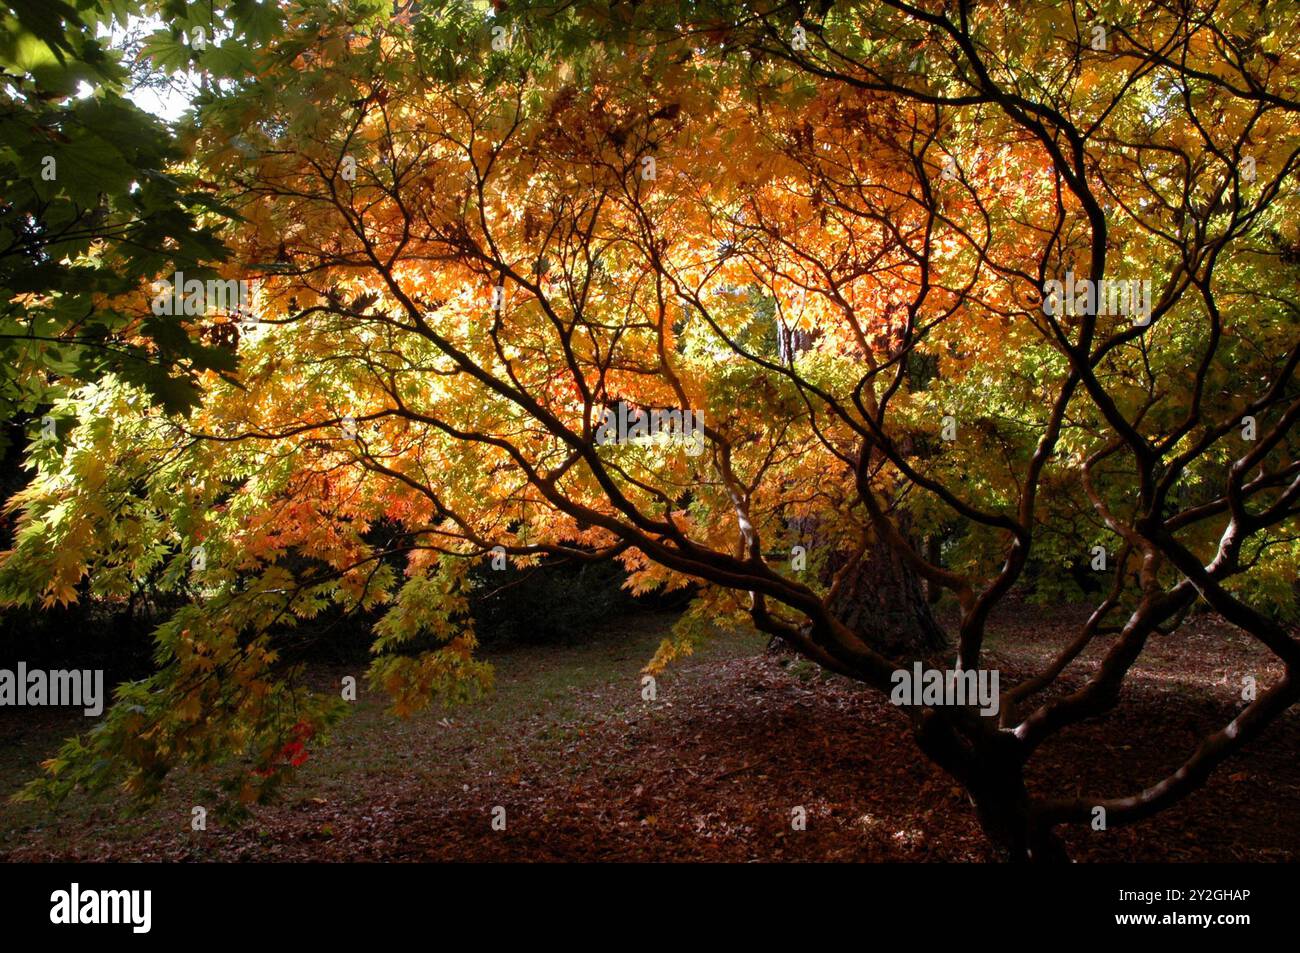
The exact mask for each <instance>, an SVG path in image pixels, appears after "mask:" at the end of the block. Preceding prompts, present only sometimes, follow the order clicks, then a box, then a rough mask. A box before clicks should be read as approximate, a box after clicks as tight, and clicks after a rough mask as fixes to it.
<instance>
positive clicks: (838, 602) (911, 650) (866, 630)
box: [829, 542, 948, 659]
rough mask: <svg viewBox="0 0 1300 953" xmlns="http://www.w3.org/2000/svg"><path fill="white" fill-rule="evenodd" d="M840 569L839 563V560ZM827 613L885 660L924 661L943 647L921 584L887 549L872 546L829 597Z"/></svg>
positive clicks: (942, 637) (944, 641)
mask: <svg viewBox="0 0 1300 953" xmlns="http://www.w3.org/2000/svg"><path fill="white" fill-rule="evenodd" d="M840 562H841V565H843V563H844V560H841V561H840ZM829 608H830V610H831V612H832V613H833V614H834V615H835V617H836V618H837V619H839V620H840V621H841V622H843V623H844V624H845V625H846V626H848V627H849V628H850V629H851V630H853V632H855V633H856V634H857V635H858V636H859V637H860V638H861V639H862V640H863V641H864V642H866V643H867V644H868V645H870V646H871V647H872V648H874V649H875V650H876V651H878V652H880V653H881V654H883V655H886V656H888V657H890V658H897V659H918V658H926V657H929V656H931V655H934V654H935V653H937V652H940V651H943V650H944V649H946V648H947V647H948V639H947V636H945V635H944V632H943V629H942V628H940V626H939V624H938V623H937V622H936V621H935V619H934V615H933V614H932V613H931V611H930V603H929V601H928V600H927V599H926V593H925V590H924V588H923V587H922V585H921V580H920V579H919V578H918V577H917V575H916V573H915V572H914V571H913V570H912V568H911V567H910V566H908V565H907V564H906V563H904V562H903V560H902V559H901V558H899V556H898V554H897V553H896V552H895V551H894V550H893V548H892V547H890V546H889V545H887V544H885V543H881V542H873V543H872V544H870V545H869V546H868V547H867V551H866V552H865V553H864V554H863V556H862V558H861V559H860V560H859V561H858V563H857V565H856V566H854V567H853V568H852V569H850V570H849V574H848V576H847V577H846V578H845V579H844V580H843V582H842V583H841V584H840V588H839V589H838V590H837V591H836V593H835V595H834V597H833V598H832V599H831V602H830V606H829Z"/></svg>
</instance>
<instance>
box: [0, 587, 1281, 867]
mask: <svg viewBox="0 0 1300 953" xmlns="http://www.w3.org/2000/svg"><path fill="white" fill-rule="evenodd" d="M1080 620H1081V616H1080V614H1079V613H1077V612H1072V611H1070V610H1061V611H1056V612H1053V613H1051V614H1050V615H1045V614H1044V612H1043V611H1042V610H1040V609H1036V608H1032V607H1029V606H1018V607H1012V608H1010V609H1008V610H1006V611H1005V612H1003V613H1002V615H1001V616H1000V617H998V618H997V619H996V620H995V624H994V627H993V633H994V634H993V637H992V638H991V640H990V643H989V648H990V651H991V655H992V658H991V660H990V661H989V662H988V663H987V666H988V667H998V668H1000V669H1001V670H1002V672H1003V676H1002V677H1003V679H1004V680H1005V679H1007V678H1008V677H1010V675H1011V674H1012V673H1015V672H1023V671H1026V670H1028V669H1029V668H1031V667H1037V666H1039V665H1041V664H1042V663H1043V661H1044V660H1045V659H1046V658H1047V656H1048V655H1049V653H1050V652H1051V651H1052V650H1053V649H1055V648H1059V646H1061V645H1063V644H1064V643H1065V642H1066V641H1067V640H1068V639H1069V637H1070V635H1071V633H1072V632H1073V631H1075V627H1076V626H1077V625H1078V623H1079V622H1080ZM671 621H672V620H671V617H669V616H666V615H664V614H646V615H638V616H633V617H629V618H627V619H622V620H617V621H615V622H612V623H611V624H610V625H609V626H608V627H607V630H606V631H602V632H599V633H593V638H592V640H591V641H590V642H589V643H587V644H583V645H577V646H567V647H560V648H540V647H530V648H518V649H514V650H510V651H505V652H500V653H497V654H495V655H493V656H491V660H492V661H493V662H494V664H495V666H496V670H497V691H496V693H495V694H494V695H493V696H492V697H491V698H489V699H487V700H485V701H483V702H481V703H478V704H476V705H473V706H470V707H466V708H460V709H453V710H449V711H447V710H441V709H439V710H434V711H431V712H428V713H425V714H423V715H420V716H417V717H415V718H411V719H407V720H397V719H394V718H392V717H391V716H389V715H387V714H386V713H385V712H384V705H383V701H382V699H379V698H376V697H373V696H371V697H363V698H362V699H361V700H359V702H358V704H357V710H356V712H355V715H354V716H353V717H352V718H350V719H349V720H348V721H347V722H346V723H345V724H344V725H343V726H341V727H340V728H339V729H338V730H337V731H336V732H335V734H334V737H333V739H332V743H331V744H330V745H329V746H328V747H324V748H321V749H319V750H314V751H313V754H312V759H311V760H310V761H309V762H308V764H307V765H306V766H305V767H304V768H303V770H302V771H301V773H300V776H299V777H298V779H297V781H296V782H295V784H294V785H292V786H291V787H289V788H288V789H287V790H286V793H285V797H284V798H283V800H282V802H281V803H279V804H276V805H273V806H270V807H264V808H258V809H257V814H256V817H255V818H254V820H253V821H252V822H251V823H248V824H246V825H244V826H242V827H239V828H233V829H232V828H222V827H221V826H220V825H218V824H215V823H212V822H210V823H209V826H208V830H207V831H206V832H192V831H191V830H190V829H189V828H190V823H189V820H190V808H191V806H192V805H193V804H194V803H195V802H194V800H193V797H192V795H191V794H189V793H188V792H189V791H192V790H193V789H194V784H193V781H192V779H191V780H190V781H188V782H187V780H186V779H185V778H179V779H178V780H177V781H176V783H175V784H174V785H173V786H172V789H171V790H170V791H169V793H168V797H167V798H166V799H165V801H164V802H163V803H161V804H159V805H158V806H157V807H156V808H155V809H153V810H151V811H150V812H149V813H147V814H145V815H144V816H142V817H137V818H132V819H129V820H127V819H123V818H122V817H121V815H120V812H119V811H118V809H117V807H118V806H117V805H115V804H113V803H112V802H99V803H94V804H91V803H71V804H67V805H64V806H61V807H59V808H57V809H54V810H51V809H50V808H48V807H43V806H39V805H29V804H10V803H2V804H0V859H4V860H10V861H20V860H21V861H28V860H55V859H59V860H338V861H354V860H384V861H431V860H487V861H493V860H545V861H554V860H618V861H638V860H653V861H671V860H715V861H749V860H760V861H777V860H803V861H824V860H829V861H834V860H838V861H930V860H938V861H952V860H958V861H982V860H989V859H992V855H991V853H990V850H989V847H988V845H987V844H986V843H985V841H984V839H983V837H982V835H981V834H980V831H979V829H978V827H977V825H976V821H975V815H974V811H973V809H972V807H971V806H970V804H969V802H968V801H967V799H966V798H965V796H964V795H963V794H962V792H961V791H960V790H959V789H958V788H957V787H955V786H954V785H953V783H952V782H951V781H950V780H949V779H948V778H947V777H946V776H945V775H944V774H943V773H942V772H940V771H939V770H938V769H936V768H934V767H932V766H931V765H930V764H929V762H928V761H927V760H926V759H925V758H924V757H922V756H920V755H919V754H918V752H917V751H916V749H915V748H914V746H913V744H912V742H911V740H910V738H909V737H908V734H907V730H906V727H907V722H906V719H905V718H904V717H903V715H902V714H901V713H900V712H899V711H898V710H897V709H895V708H893V707H892V706H891V705H889V704H888V702H887V700H886V699H884V698H882V697H880V696H879V695H877V694H875V693H873V692H870V691H866V690H864V689H862V688H860V687H858V686H856V685H854V684H852V683H850V682H848V681H847V680H844V679H841V678H839V677H835V676H826V675H824V674H823V673H822V672H820V670H818V669H816V668H815V667H813V666H811V665H810V664H808V663H806V662H802V661H799V660H795V659H792V658H789V657H785V656H781V655H776V654H772V653H769V652H766V651H765V648H764V641H763V640H762V639H761V638H759V637H757V636H755V635H752V634H743V633H725V634H721V635H719V636H718V638H717V639H716V640H715V641H714V642H712V643H710V644H709V645H707V646H705V647H703V648H702V649H701V650H700V651H699V652H698V653H697V654H696V655H695V656H693V657H691V658H687V659H684V660H682V661H680V662H678V663H675V665H674V667H673V668H672V669H671V670H670V672H669V673H668V674H666V675H664V676H663V677H662V678H661V679H660V680H659V682H658V685H657V693H656V699H655V700H654V701H653V702H647V701H644V700H643V699H642V685H641V682H640V674H639V670H640V668H641V666H642V665H643V664H644V663H645V661H646V660H647V659H648V658H649V656H650V655H651V654H652V652H653V649H654V647H655V645H656V644H657V643H658V641H659V639H660V638H661V637H662V636H663V634H664V633H665V631H666V630H667V628H668V626H669V625H670V624H671ZM1108 644H1109V640H1108V639H1099V640H1098V644H1097V645H1096V646H1094V647H1093V648H1092V649H1091V650H1090V651H1089V652H1088V653H1087V654H1086V655H1085V656H1084V657H1083V658H1081V659H1080V660H1079V661H1077V662H1076V663H1075V664H1074V665H1073V666H1072V667H1071V668H1070V669H1069V670H1068V672H1067V675H1068V678H1067V679H1065V681H1064V684H1063V687H1064V688H1065V689H1069V688H1073V687H1077V686H1078V685H1079V684H1081V682H1082V681H1083V679H1084V678H1086V676H1087V675H1088V673H1089V672H1090V671H1092V670H1093V669H1095V666H1096V664H1097V661H1098V659H1099V657H1100V655H1101V653H1102V652H1103V651H1104V649H1105V647H1106V646H1107V645H1108ZM1280 671H1281V669H1280V667H1279V666H1277V665H1276V664H1273V663H1271V662H1270V661H1269V657H1268V656H1267V655H1266V654H1265V653H1263V652H1261V651H1259V650H1258V649H1257V648H1256V647H1255V646H1254V645H1253V644H1252V643H1251V641H1250V640H1249V639H1248V638H1247V637H1246V636H1245V635H1244V634H1243V633H1240V632H1238V631H1236V630H1234V629H1231V628H1230V627H1227V626H1225V625H1223V624H1221V623H1216V622H1214V621H1212V620H1208V619H1203V620H1197V621H1194V622H1193V623H1191V624H1190V625H1189V626H1188V627H1186V628H1185V629H1184V630H1183V631H1181V632H1180V633H1178V634H1177V635H1174V636H1170V637H1163V638H1158V639H1157V640H1155V641H1154V642H1153V643H1152V644H1151V645H1150V646H1149V648H1148V651H1147V652H1146V653H1145V654H1144V656H1143V658H1142V660H1141V662H1140V663H1139V666H1138V667H1137V669H1136V670H1135V672H1134V674H1133V676H1132V677H1131V678H1130V679H1129V681H1128V682H1127V683H1126V687H1125V690H1124V694H1123V696H1122V702H1121V705H1120V707H1119V709H1118V710H1117V711H1116V712H1114V713H1112V715H1110V716H1108V717H1107V718H1105V719H1103V720H1100V721H1098V722H1097V723H1095V724H1087V725H1082V726H1078V727H1077V728H1075V729H1073V730H1071V731H1069V732H1068V733H1066V734H1065V735H1064V736H1062V737H1060V738H1058V739H1055V740H1053V741H1051V742H1049V743H1048V744H1047V745H1046V746H1044V748H1043V749H1042V750H1041V751H1040V752H1039V754H1038V756H1037V757H1036V759H1035V761H1034V768H1033V774H1032V781H1031V783H1032V784H1033V785H1034V786H1035V787H1036V788H1038V789H1041V790H1043V791H1044V792H1051V793H1054V794H1075V793H1080V794H1101V795H1104V796H1114V795H1118V794H1126V793H1131V792H1133V791H1135V790H1137V789H1138V788H1140V787H1142V786H1145V785H1148V784H1151V783H1154V782H1155V781H1157V780H1159V778H1160V777H1162V776H1163V774H1164V773H1165V772H1167V771H1168V770H1169V769H1171V768H1172V767H1174V766H1176V764H1177V763H1178V762H1179V761H1181V760H1182V759H1183V758H1185V757H1186V756H1187V755H1188V754H1189V753H1190V751H1191V750H1192V749H1193V748H1194V746H1195V744H1196V740H1197V739H1198V738H1199V737H1200V736H1201V735H1203V734H1204V733H1205V732H1206V731H1209V730H1213V729H1214V728H1215V727H1218V726H1221V725H1222V724H1223V723H1225V722H1226V721H1227V720H1229V719H1230V718H1231V717H1232V714H1233V713H1234V712H1235V711H1237V710H1239V709H1240V707H1241V704H1242V703H1241V702H1240V694H1241V684H1242V679H1243V677H1245V676H1247V675H1253V676H1254V677H1256V678H1257V679H1258V682H1259V684H1260V685H1261V686H1266V685H1267V684H1269V682H1270V681H1271V680H1273V679H1275V678H1276V677H1277V676H1278V675H1279V674H1280ZM344 674H359V673H357V672H353V671H351V670H345V669H322V670H319V671H317V672H315V673H314V677H315V678H316V679H317V680H318V681H319V683H320V684H321V685H330V684H338V680H339V678H340V677H341V676H342V675H344ZM359 681H361V682H362V684H364V681H363V680H360V679H359ZM1004 684H1005V682H1004ZM84 724H85V723H84V720H81V719H77V718H75V716H69V715H68V714H67V713H66V712H50V711H41V712H38V713H36V714H35V715H33V713H32V711H31V710H30V709H29V710H24V711H15V710H8V711H5V712H4V717H3V718H0V795H4V796H7V795H8V794H9V793H11V792H12V791H14V790H16V789H17V788H18V787H19V786H20V784H21V783H22V782H23V781H25V780H26V779H28V778H30V777H31V776H32V775H33V774H34V772H35V766H36V764H37V763H38V762H39V761H40V760H41V759H42V758H45V757H48V756H49V755H50V754H51V753H52V752H53V751H54V749H55V748H56V746H57V742H58V739H59V738H60V737H62V736H64V735H66V734H68V733H69V732H70V731H73V730H78V729H81V728H84ZM1297 754H1300V716H1298V715H1297V713H1296V712H1294V711H1293V712H1291V713H1289V714H1288V715H1287V716H1286V717H1285V718H1284V720H1283V721H1282V722H1281V723H1279V724H1277V725H1275V726H1273V727H1272V728H1271V729H1270V730H1269V731H1268V732H1267V733H1266V734H1265V735H1264V736H1263V737H1262V738H1261V739H1259V740H1258V741H1256V742H1255V744H1254V745H1253V746H1252V747H1251V748H1250V749H1249V750H1248V751H1247V753H1246V754H1245V756H1243V757H1241V758H1239V759H1237V760H1235V761H1232V762H1230V763H1229V764H1228V765H1226V766H1225V767H1224V768H1223V769H1221V770H1220V771H1219V772H1218V773H1217V774H1216V775H1215V776H1214V777H1213V778H1212V779H1211V781H1210V782H1209V783H1208V784H1207V785H1206V786H1205V787H1204V788H1203V789H1202V790H1200V791H1198V792H1197V793H1195V794H1194V795H1193V796H1192V797H1191V798H1190V799H1188V800H1186V801H1184V802H1183V803H1182V804H1180V805H1178V806H1177V807H1175V808H1174V809H1172V810H1169V811H1167V812H1165V813H1164V814H1162V815H1160V816H1158V817H1157V818H1155V819H1153V820H1151V821H1147V822H1145V823H1142V824H1139V825H1137V826H1135V827H1129V828H1123V829H1116V830H1110V831H1105V832H1094V831H1092V830H1089V829H1073V830H1065V831H1064V832H1063V836H1064V837H1065V839H1066V841H1067V843H1068V845H1069V847H1070V850H1071V853H1072V856H1074V857H1075V858H1077V859H1078V860H1081V861H1126V860H1174V861H1202V860H1277V861H1283V860H1296V859H1298V858H1300V826H1298V825H1297V824H1296V823H1295V820H1296V818H1297V817H1300V758H1297ZM496 806H501V807H504V808H505V811H506V829H505V830H504V831H499V830H493V828H492V825H491V812H492V809H493V808H494V807H496ZM796 807H802V808H803V809H804V810H805V812H806V815H807V829H806V830H802V831H796V830H792V828H791V817H792V812H793V811H794V809H795V808H796Z"/></svg>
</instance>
